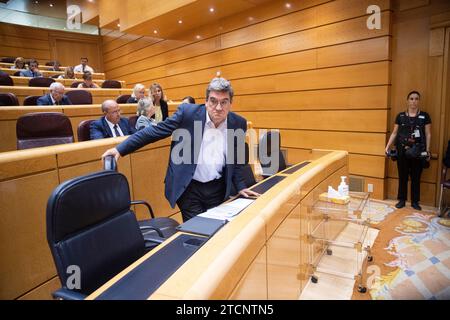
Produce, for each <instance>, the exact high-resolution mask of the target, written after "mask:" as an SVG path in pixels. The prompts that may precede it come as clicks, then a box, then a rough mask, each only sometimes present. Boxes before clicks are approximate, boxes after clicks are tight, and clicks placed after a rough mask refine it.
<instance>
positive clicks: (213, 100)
mask: <svg viewBox="0 0 450 320" xmlns="http://www.w3.org/2000/svg"><path fill="white" fill-rule="evenodd" d="M208 101H209V104H210V105H211V106H212V107H214V108H215V107H217V105H218V104H219V103H220V107H221V108H226V107H227V106H229V104H230V100H228V99H223V100H221V101H219V100H217V99H216V98H213V97H210V98H209V99H208Z"/></svg>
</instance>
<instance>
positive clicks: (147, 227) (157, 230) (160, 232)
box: [139, 226, 164, 238]
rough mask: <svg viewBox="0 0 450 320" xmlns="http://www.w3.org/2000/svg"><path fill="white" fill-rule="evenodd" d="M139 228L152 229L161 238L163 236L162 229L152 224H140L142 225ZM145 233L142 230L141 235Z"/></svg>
mask: <svg viewBox="0 0 450 320" xmlns="http://www.w3.org/2000/svg"><path fill="white" fill-rule="evenodd" d="M139 229H141V231H143V230H154V231H156V233H157V234H158V236H160V237H161V238H164V235H163V233H162V231H161V230H160V229H159V228H157V227H153V226H142V227H139ZM145 234H146V232H142V235H144V236H145Z"/></svg>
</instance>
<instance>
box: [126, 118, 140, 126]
mask: <svg viewBox="0 0 450 320" xmlns="http://www.w3.org/2000/svg"><path fill="white" fill-rule="evenodd" d="M138 118H139V116H131V117H129V118H128V123H129V124H130V127H131V128H134V127H135V126H136V121H137V119H138Z"/></svg>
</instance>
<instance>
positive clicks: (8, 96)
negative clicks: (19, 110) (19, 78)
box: [0, 92, 19, 106]
mask: <svg viewBox="0 0 450 320" xmlns="http://www.w3.org/2000/svg"><path fill="white" fill-rule="evenodd" d="M18 105H19V100H17V97H16V95H15V94H14V93H9V92H8V93H0V106H18Z"/></svg>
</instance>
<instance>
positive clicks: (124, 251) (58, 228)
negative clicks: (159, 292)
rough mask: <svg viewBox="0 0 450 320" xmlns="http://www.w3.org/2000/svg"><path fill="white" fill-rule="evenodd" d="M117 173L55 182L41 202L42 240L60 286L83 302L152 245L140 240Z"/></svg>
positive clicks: (60, 294)
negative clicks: (44, 219) (43, 204)
mask: <svg viewBox="0 0 450 320" xmlns="http://www.w3.org/2000/svg"><path fill="white" fill-rule="evenodd" d="M130 203H131V200H130V189H129V185H128V182H127V179H126V177H125V176H124V175H122V174H121V173H118V172H115V171H111V170H106V171H101V172H96V173H92V174H88V175H84V176H81V177H77V178H74V179H71V180H68V181H66V182H64V183H62V184H60V185H59V186H58V187H57V188H56V189H55V190H54V191H53V193H52V194H51V196H50V198H49V199H48V203H47V241H48V244H49V246H50V250H51V252H52V255H53V259H54V261H55V265H56V270H57V272H58V276H59V279H60V281H61V285H62V288H61V289H59V290H57V291H56V292H54V293H53V296H54V297H55V298H59V299H70V300H75V299H83V298H85V297H86V296H87V295H89V294H91V293H92V292H93V291H94V290H96V289H97V288H99V287H100V286H101V285H103V284H104V283H105V282H107V281H108V280H109V279H111V278H112V277H114V276H115V275H116V274H118V273H119V272H120V271H122V270H123V269H125V268H126V267H127V266H129V265H130V264H131V263H133V262H134V261H136V260H137V259H139V258H140V257H141V256H143V255H144V254H145V253H146V252H147V251H148V249H149V248H154V247H155V246H156V245H157V244H158V243H155V242H152V241H151V240H148V239H144V237H143V236H142V232H141V230H140V228H139V224H138V222H137V220H136V216H135V214H134V213H133V211H131V210H130Z"/></svg>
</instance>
